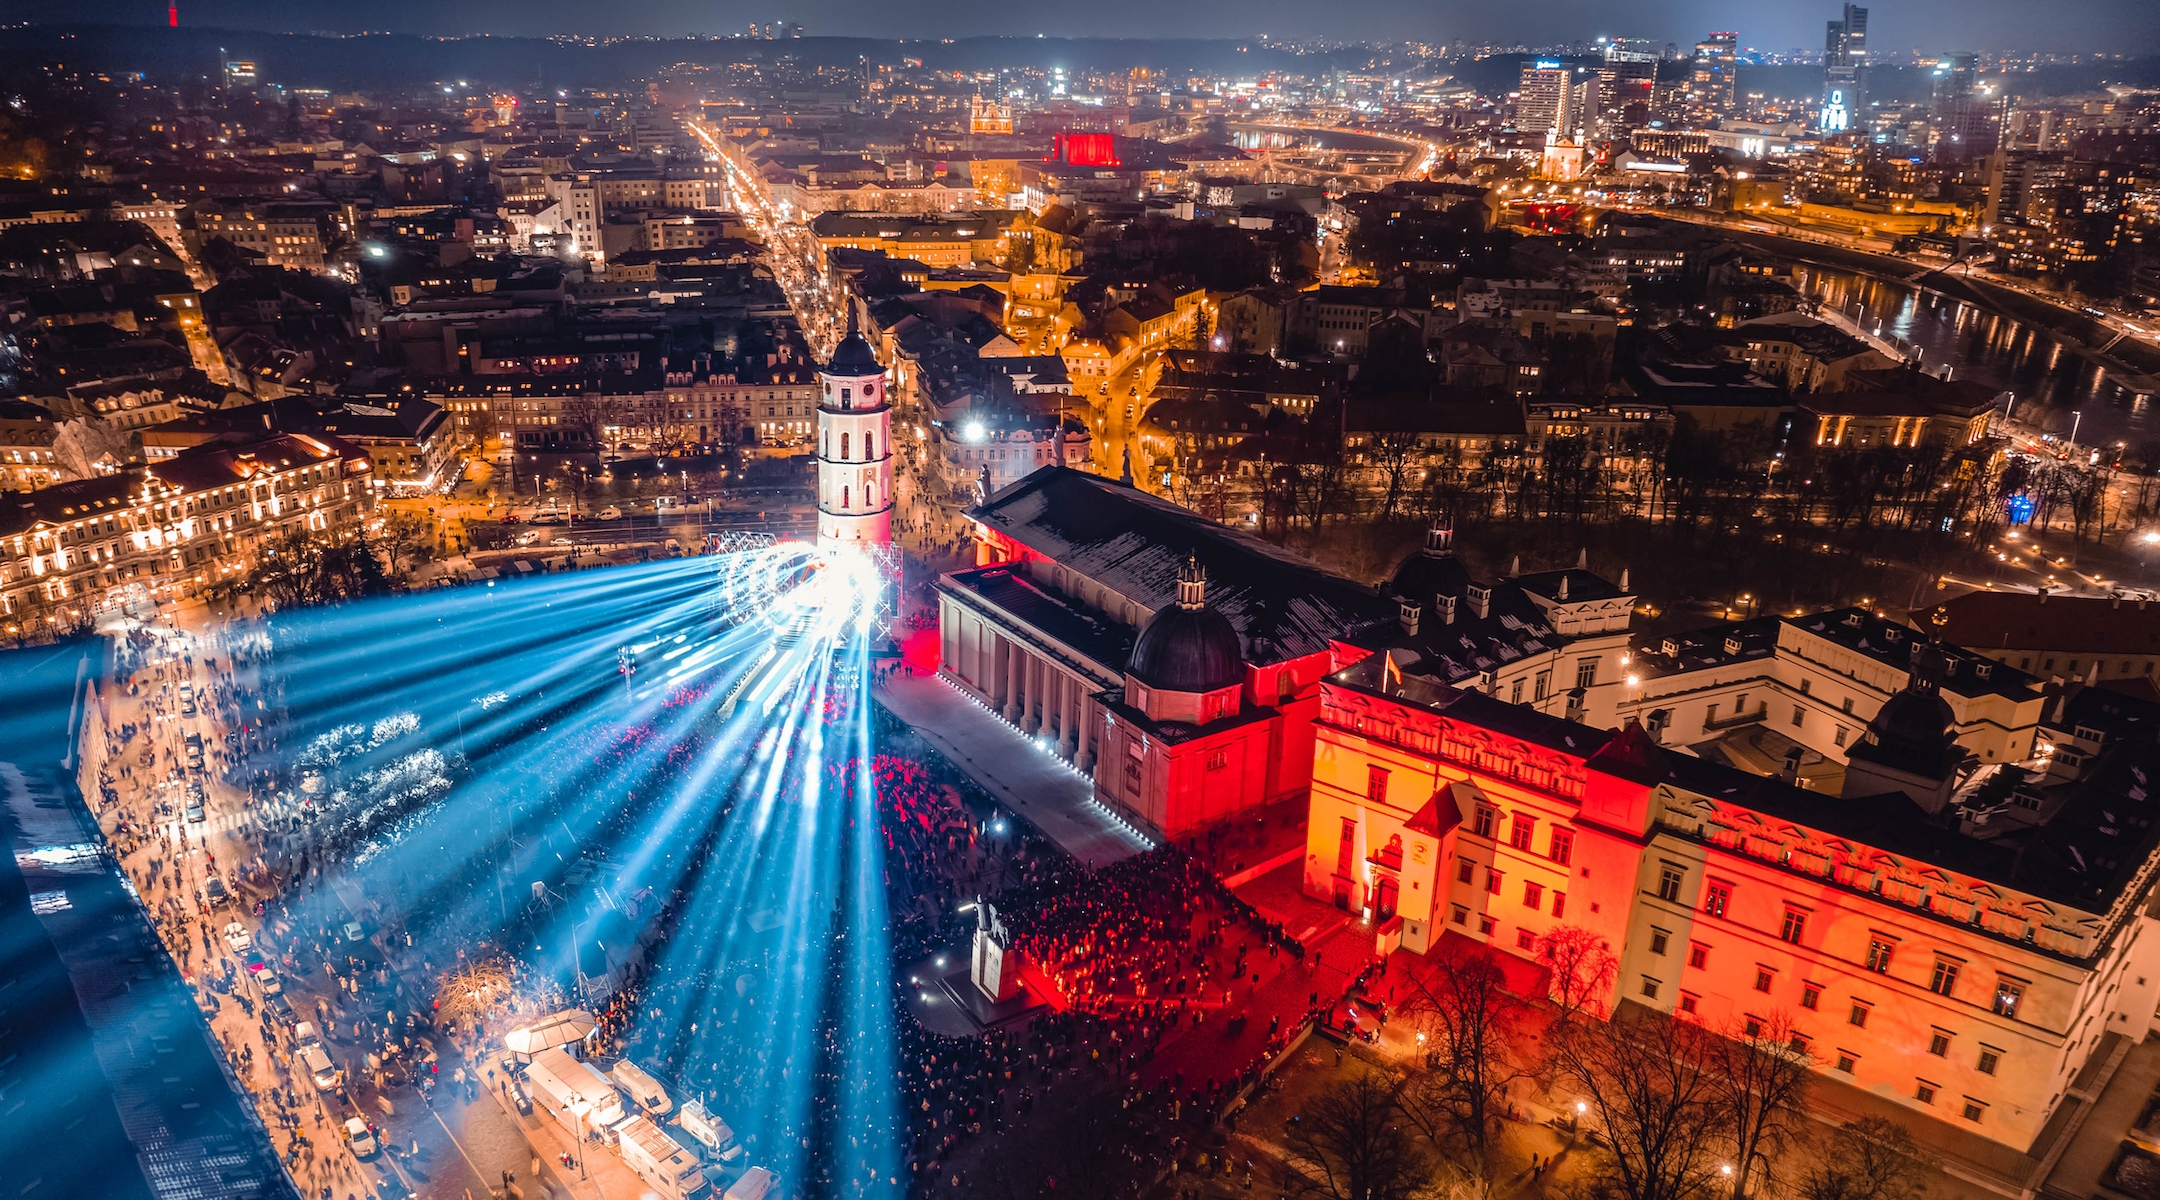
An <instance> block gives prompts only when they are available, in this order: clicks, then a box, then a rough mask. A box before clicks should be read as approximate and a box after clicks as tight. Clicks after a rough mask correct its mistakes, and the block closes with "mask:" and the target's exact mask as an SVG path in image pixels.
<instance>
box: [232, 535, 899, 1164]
mask: <svg viewBox="0 0 2160 1200" xmlns="http://www.w3.org/2000/svg"><path fill="white" fill-rule="evenodd" d="M716 563H717V564H718V566H717V569H716V568H715V564H716ZM890 574H891V564H890V563H889V562H888V561H886V560H883V559H881V558H878V557H875V556H873V555H869V554H864V553H861V552H859V551H854V550H850V549H825V548H816V549H813V548H811V547H808V546H803V545H799V544H780V545H774V546H764V547H753V548H745V549H740V550H738V551H736V552H734V553H730V554H726V555H721V556H716V557H708V558H701V559H685V560H675V561H670V562H666V563H658V564H651V565H647V566H643V567H635V568H617V569H611V570H608V571H602V572H591V573H583V574H578V575H572V576H567V577H547V578H541V579H536V580H529V581H510V582H506V583H504V584H502V585H500V586H496V587H492V588H486V589H470V588H468V589H461V590H458V591H454V592H444V593H431V594H428V595H425V596H414V597H400V598H394V599H390V600H383V601H373V602H363V603H358V604H352V605H347V606H342V607H339V608H335V609H313V610H305V611H301V612H295V613H290V614H282V615H278V616H275V617H273V618H271V619H270V620H269V621H268V622H267V631H266V634H265V638H266V641H267V645H268V660H269V665H268V667H267V668H266V677H267V679H268V684H267V686H266V689H265V691H266V694H265V696H264V700H263V704H262V705H261V706H260V708H259V709H257V710H256V711H254V712H250V713H247V714H244V715H245V717H246V718H247V719H248V721H249V722H250V723H251V724H252V725H253V726H254V728H253V730H252V731H251V736H253V737H256V738H258V739H275V741H276V743H277V745H276V754H275V756H274V757H275V758H276V760H277V762H278V768H277V769H276V770H275V771H273V772H271V773H270V774H269V775H267V776H263V777H259V778H257V779H255V780H253V781H252V782H253V783H254V784H255V785H256V790H257V792H258V795H259V796H260V797H261V798H260V799H259V801H258V804H257V813H258V814H259V816H260V817H261V818H262V820H263V821H264V822H265V824H266V825H267V826H268V827H269V828H270V830H271V836H270V838H269V844H268V845H267V846H266V854H265V859H266V861H267V862H269V863H271V864H273V865H274V866H275V867H276V869H278V870H279V871H280V872H281V873H282V874H284V875H285V876H287V877H289V878H290V880H291V884H292V886H291V887H290V889H289V890H288V898H289V903H290V906H291V911H292V914H293V917H294V920H295V923H296V924H298V925H300V926H301V927H303V928H314V927H317V926H329V927H333V928H335V927H337V926H339V925H341V924H342V923H343V922H344V921H345V920H349V919H350V917H351V910H352V909H353V907H354V906H355V904H356V903H357V904H359V905H360V906H362V907H370V906H371V907H372V910H373V911H370V912H368V913H366V914H365V915H367V916H369V917H370V918H371V919H375V918H378V917H379V919H380V921H381V923H382V924H383V925H384V926H385V927H387V928H389V929H391V930H394V931H396V934H397V936H398V937H400V938H402V937H405V936H408V935H409V936H410V937H411V938H412V945H413V947H414V953H413V957H414V958H415V959H416V960H417V959H421V958H425V959H426V961H428V962H430V963H432V964H434V965H435V966H436V967H437V968H441V967H443V966H445V965H447V964H450V963H453V962H455V961H458V959H459V952H460V951H465V952H466V953H467V954H477V953H481V952H483V950H484V948H485V947H486V946H489V945H492V946H494V947H498V948H502V949H504V950H507V951H508V952H510V953H511V954H513V955H514V956H515V957H516V958H517V959H518V960H519V962H520V963H522V964H523V968H524V969H523V970H522V971H521V972H520V974H519V976H518V979H519V983H518V985H517V986H518V989H519V991H518V997H519V1001H520V1002H521V1003H525V1004H527V1005H528V1006H538V1005H541V1004H543V1003H547V1004H552V1003H556V1002H559V1001H566V1000H569V999H574V998H576V997H575V994H576V993H577V991H578V990H579V989H580V988H581V987H584V988H591V987H595V986H602V985H603V981H602V980H601V979H599V978H596V976H598V975H601V974H603V973H605V972H606V971H608V969H609V968H610V967H612V966H614V965H616V964H617V963H618V962H619V960H620V957H621V955H622V954H623V953H624V952H625V951H628V950H630V949H631V946H632V945H634V944H635V940H636V939H637V938H638V937H639V931H640V930H641V928H644V923H646V922H650V921H651V920H652V919H653V914H654V913H655V912H656V911H657V910H658V909H660V908H661V907H662V906H665V907H666V909H667V911H668V914H669V919H670V921H671V922H672V923H671V926H670V932H669V934H668V936H667V937H666V938H664V939H662V940H658V941H656V942H652V943H651V944H649V945H646V946H644V947H643V949H642V953H641V955H633V957H641V958H642V962H643V965H642V967H638V968H636V970H637V971H638V972H639V973H641V974H642V976H643V978H642V981H641V986H640V987H638V988H634V989H632V994H635V995H636V996H637V997H638V1004H637V1010H636V1012H635V1014H634V1020H633V1021H632V1022H631V1023H630V1025H629V1028H628V1031H627V1032H628V1034H629V1035H630V1036H631V1037H632V1038H633V1040H634V1041H635V1043H636V1045H637V1046H638V1047H639V1050H638V1052H637V1053H636V1055H635V1057H636V1058H637V1059H638V1060H639V1061H640V1062H641V1064H642V1065H645V1066H647V1067H648V1068H649V1069H652V1070H654V1071H655V1073H657V1074H659V1075H661V1076H662V1077H663V1078H664V1079H667V1080H669V1081H671V1083H673V1085H674V1086H675V1087H676V1088H677V1090H678V1092H679V1093H681V1094H682V1095H684V1096H686V1097H699V1098H703V1099H707V1100H709V1101H711V1102H712V1106H713V1107H714V1109H715V1110H716V1112H717V1113H718V1115H720V1116H721V1117H722V1119H724V1120H726V1121H727V1122H728V1123H729V1124H730V1125H731V1126H733V1127H734V1128H735V1130H736V1131H737V1132H738V1133H739V1134H740V1136H741V1138H742V1141H743V1143H744V1144H745V1146H746V1148H747V1149H748V1150H749V1159H750V1161H751V1162H754V1163H757V1164H758V1165H762V1166H765V1167H767V1168H768V1169H771V1170H774V1171H775V1172H777V1173H779V1174H780V1176H781V1178H782V1181H783V1186H784V1187H787V1188H789V1189H790V1190H795V1191H800V1192H801V1193H803V1194H805V1195H813V1196H851V1197H853V1196H888V1195H898V1194H900V1193H901V1192H902V1191H904V1185H903V1184H902V1182H901V1180H900V1178H899V1174H898V1172H899V1170H900V1164H901V1161H902V1159H901V1141H902V1137H903V1135H902V1133H901V1132H900V1131H901V1130H902V1129H903V1128H904V1126H903V1125H902V1123H901V1117H900V1112H899V1105H898V1099H897V1092H896V1090H895V1089H896V1075H897V1071H898V1058H897V1049H896V1045H897V1039H896V1036H895V1033H894V1029H893V1020H894V1005H893V991H892V978H891V975H892V971H891V968H892V963H891V961H890V955H891V952H892V951H891V947H890V944H889V940H888V936H887V926H886V921H887V905H886V897H885V891H884V889H885V865H884V848H883V840H882V838H881V837H880V835H879V824H878V822H879V813H878V806H877V795H876V781H875V779H874V778H873V775H872V772H871V770H870V767H869V763H870V761H871V754H872V744H871V727H870V721H869V715H868V709H867V699H866V697H865V696H864V695H863V689H864V688H865V686H866V683H865V681H866V678H867V672H868V666H869V649H870V645H871V642H872V640H873V639H874V638H877V637H880V636H882V635H883V634H884V632H885V631H886V629H887V628H888V622H889V618H890V612H889V608H888V607H887V604H888V602H889V594H890V593H889V589H890V582H889V577H890ZM356 897H360V898H363V899H360V900H358V901H356V899H355V898H356ZM273 937H274V935H273ZM273 948H275V947H273ZM414 969H416V970H417V969H418V968H417V967H416V968H414ZM422 982H423V986H426V985H429V984H431V983H432V981H422ZM616 982H619V981H617V980H614V979H608V980H606V981H605V983H607V984H612V983H616ZM490 1032H491V1033H492V1034H493V1035H495V1036H498V1037H499V1035H500V1034H501V1033H502V1032H503V1030H502V1029H501V1028H494V1029H491V1030H490Z"/></svg>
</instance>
